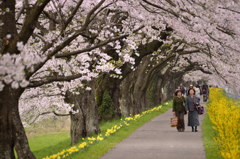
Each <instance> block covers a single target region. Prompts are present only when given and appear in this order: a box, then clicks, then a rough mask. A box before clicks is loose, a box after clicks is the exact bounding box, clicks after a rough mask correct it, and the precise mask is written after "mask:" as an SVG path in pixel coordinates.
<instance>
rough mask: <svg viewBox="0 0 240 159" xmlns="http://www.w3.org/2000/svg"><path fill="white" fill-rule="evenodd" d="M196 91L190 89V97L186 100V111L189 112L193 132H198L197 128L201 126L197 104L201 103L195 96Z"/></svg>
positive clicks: (189, 121) (189, 122)
mask: <svg viewBox="0 0 240 159" xmlns="http://www.w3.org/2000/svg"><path fill="white" fill-rule="evenodd" d="M195 93H196V92H195V90H194V89H193V88H190V89H189V90H188V94H189V95H188V96H187V98H186V104H185V107H186V110H187V112H188V126H191V127H192V132H197V131H198V130H197V126H199V125H200V123H199V118H198V112H197V109H196V104H198V103H199V101H200V99H199V98H197V97H196V96H195Z"/></svg>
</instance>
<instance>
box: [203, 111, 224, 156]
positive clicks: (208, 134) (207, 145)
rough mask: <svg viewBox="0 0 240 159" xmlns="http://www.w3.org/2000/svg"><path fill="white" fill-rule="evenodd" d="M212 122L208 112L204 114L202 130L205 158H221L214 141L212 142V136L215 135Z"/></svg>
mask: <svg viewBox="0 0 240 159" xmlns="http://www.w3.org/2000/svg"><path fill="white" fill-rule="evenodd" d="M212 126H213V124H212V123H211V121H210V119H209V117H208V114H207V115H205V117H204V120H203V124H202V130H203V141H204V149H205V152H206V158H207V159H222V157H221V156H220V154H219V153H218V148H217V144H216V142H214V140H213V138H214V137H215V131H214V130H213V129H212Z"/></svg>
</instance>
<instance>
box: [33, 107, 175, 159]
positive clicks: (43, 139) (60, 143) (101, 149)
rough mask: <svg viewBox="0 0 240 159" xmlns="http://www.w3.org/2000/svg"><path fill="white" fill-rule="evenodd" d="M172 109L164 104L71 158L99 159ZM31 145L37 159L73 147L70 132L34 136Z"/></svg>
mask: <svg viewBox="0 0 240 159" xmlns="http://www.w3.org/2000/svg"><path fill="white" fill-rule="evenodd" d="M171 107H172V103H171V102H169V104H168V105H166V104H164V106H163V107H162V109H161V110H160V111H157V112H152V113H149V114H146V115H144V116H143V117H141V118H140V119H138V120H137V121H133V122H131V123H130V126H128V127H123V128H121V129H120V130H119V131H118V132H116V133H115V134H114V135H112V136H109V137H107V138H106V139H105V140H103V141H101V142H99V143H96V144H94V145H91V146H90V147H89V148H87V149H86V150H83V151H80V152H78V153H75V154H73V155H72V156H71V158H73V159H79V158H81V159H98V158H99V157H101V156H102V155H104V154H105V153H106V152H108V151H109V150H110V149H112V148H113V147H114V146H115V145H116V144H117V143H119V142H120V141H122V140H123V139H125V138H127V137H128V136H129V135H131V134H132V133H133V132H134V131H135V130H136V129H137V128H139V127H141V126H142V125H143V124H145V123H146V122H148V121H150V120H151V119H153V118H154V117H156V116H158V115H160V114H162V113H164V112H166V111H167V110H168V109H169V108H171ZM119 122H120V120H112V121H107V122H103V123H100V129H101V131H102V132H103V133H104V132H105V131H106V130H107V129H108V128H111V127H112V126H114V125H116V124H118V123H119ZM29 143H30V147H31V150H32V151H33V153H34V155H35V156H36V158H37V159H40V158H43V157H46V156H49V155H52V154H56V153H58V152H60V151H62V150H63V149H67V148H70V147H71V145H70V136H69V132H59V133H50V134H45V135H39V136H34V137H32V138H30V139H29Z"/></svg>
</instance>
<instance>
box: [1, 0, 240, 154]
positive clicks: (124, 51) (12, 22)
mask: <svg viewBox="0 0 240 159" xmlns="http://www.w3.org/2000/svg"><path fill="white" fill-rule="evenodd" d="M0 8H1V10H0V36H1V41H0V46H1V47H0V48H1V49H0V50H1V54H0V77H1V78H0V99H1V100H0V110H1V111H0V118H1V119H0V149H1V151H0V158H14V150H13V149H14V147H15V149H16V152H17V154H18V157H19V158H35V157H34V155H33V154H32V152H31V151H30V148H29V145H28V141H27V137H26V135H25V132H24V128H23V125H22V122H21V119H20V115H19V105H20V111H21V114H24V112H26V111H28V110H29V109H31V108H32V106H34V107H36V108H40V109H41V111H42V112H41V113H44V112H47V111H49V110H50V112H51V113H53V114H56V115H69V114H70V115H72V116H71V118H72V119H76V121H78V119H80V120H79V121H82V120H86V119H88V118H82V117H83V116H84V115H86V114H85V113H84V111H81V109H83V107H80V105H84V103H82V101H84V100H85V101H86V100H89V101H91V102H89V103H88V104H89V105H87V106H86V107H85V108H86V109H91V110H92V114H96V108H97V106H96V103H95V99H94V98H95V96H96V94H95V87H94V83H95V82H96V79H97V78H100V77H101V76H102V75H105V76H104V77H105V79H111V82H108V83H106V85H104V86H102V88H101V89H99V90H98V93H100V94H101V92H102V91H103V90H104V89H105V88H107V87H108V89H111V90H112V93H111V96H112V99H113V100H114V103H115V114H117V115H118V116H121V111H123V110H127V111H126V112H127V113H126V115H127V114H129V113H138V112H141V111H142V110H144V109H145V108H146V107H147V102H146V93H145V92H146V90H149V89H150V86H151V83H153V81H155V82H156V83H158V86H157V87H156V88H157V90H155V91H157V92H159V91H160V90H161V91H160V92H161V94H164V93H163V91H168V90H173V87H174V86H175V85H177V84H178V83H177V82H175V84H174V85H171V82H172V81H174V80H176V79H182V78H183V76H184V74H186V73H188V72H192V71H196V70H200V71H201V72H202V73H201V74H199V73H197V74H196V76H197V77H198V78H199V79H201V78H204V75H203V74H213V75H212V76H213V77H214V80H212V81H215V82H216V81H218V80H217V79H220V80H221V81H223V82H221V85H222V86H224V85H228V87H229V88H233V87H234V86H235V85H236V86H237V87H234V88H236V89H238V90H239V89H240V88H239V80H235V79H239V75H240V70H239V69H240V67H239V58H238V56H239V51H240V48H239V46H240V45H239V41H240V39H239V35H240V30H239V23H240V16H239V15H240V13H239V10H240V5H239V2H238V1H236V0H235V1H232V0H231V1H226V0H218V1H209V0H205V1H202V0H201V1H198V0H181V1H177V0H165V1H157V0H152V1H148V0H138V1H136V0H98V1H94V0H88V1H86V0H76V1H70V0H22V1H15V0H8V1H6V0H4V1H1V2H0ZM190 75H191V74H190ZM188 77H189V76H184V79H186V78H188ZM196 80H198V79H197V78H196ZM209 80H210V79H209ZM108 84H109V85H110V86H107V85H108ZM113 86H114V87H113ZM128 88H131V89H128ZM162 90H163V91H162ZM127 93H129V96H126V95H127ZM167 94H168V95H169V94H171V92H167ZM79 97H83V98H81V99H80V102H79V101H77V100H76V99H77V98H79ZM120 97H121V99H120ZM161 98H162V100H163V99H166V98H165V97H161ZM19 99H20V100H19ZM80 103H81V104H80ZM85 104H86V103H85ZM124 107H129V108H124ZM49 108H50V109H49ZM120 108H121V109H120ZM41 113H40V114H41ZM78 115H79V116H78ZM90 118H93V117H90ZM92 125H94V126H92V127H89V129H91V130H93V131H96V132H97V131H98V126H97V125H98V124H97V118H96V116H95V119H94V122H93V123H92ZM93 127H94V129H93ZM75 128H76V127H73V129H75ZM76 129H77V128H76ZM86 129H88V128H87V127H86ZM79 135H80V136H81V135H83V134H79ZM85 135H87V134H85ZM6 136H7V137H6ZM76 141H77V139H76V140H74V142H76ZM74 142H73V143H74Z"/></svg>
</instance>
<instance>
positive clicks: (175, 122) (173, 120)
mask: <svg viewBox="0 0 240 159" xmlns="http://www.w3.org/2000/svg"><path fill="white" fill-rule="evenodd" d="M170 122H171V127H176V126H177V124H178V118H177V117H173V118H171V120H170Z"/></svg>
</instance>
